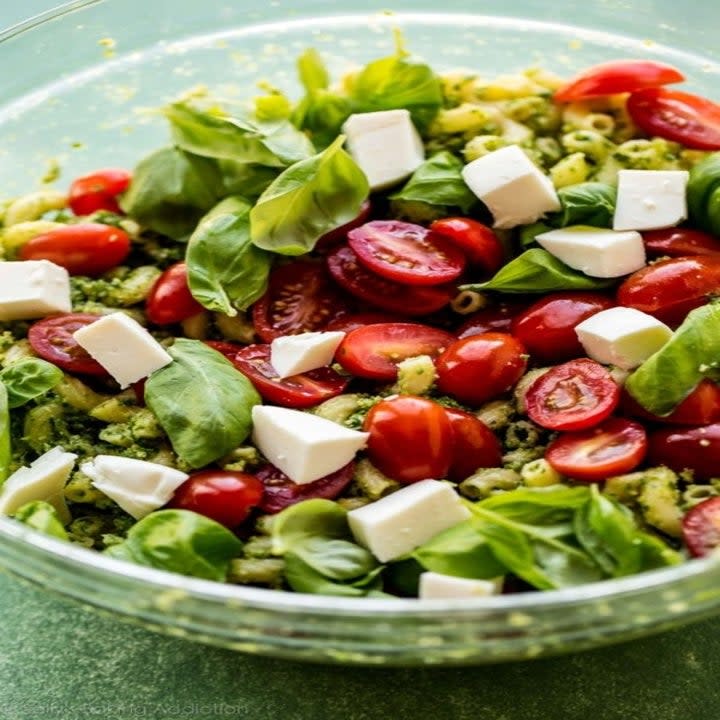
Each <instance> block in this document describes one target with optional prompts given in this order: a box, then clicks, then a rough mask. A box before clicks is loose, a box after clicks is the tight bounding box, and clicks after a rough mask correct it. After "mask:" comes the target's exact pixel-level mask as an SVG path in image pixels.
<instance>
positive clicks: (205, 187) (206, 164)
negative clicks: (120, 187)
mask: <svg viewBox="0 0 720 720" xmlns="http://www.w3.org/2000/svg"><path fill="white" fill-rule="evenodd" d="M223 195H224V188H223V179H222V176H221V174H220V170H219V169H218V166H217V163H215V162H214V161H213V160H210V159H208V158H204V157H197V156H195V155H191V154H189V153H186V152H184V151H183V150H181V149H179V148H175V147H167V148H162V149H160V150H157V151H156V152H154V153H151V154H150V155H148V156H147V157H146V158H144V159H143V160H141V161H140V163H139V164H138V166H137V167H136V168H135V170H134V171H133V179H132V182H131V183H130V187H129V188H128V191H127V192H126V193H125V195H124V196H123V197H122V199H121V201H120V205H121V207H122V209H123V210H124V211H125V212H126V213H127V214H128V215H130V216H131V217H132V218H134V219H135V220H137V221H138V222H139V223H141V224H142V225H145V226H146V227H148V228H150V229H151V230H155V231H156V232H159V233H161V234H163V235H167V236H168V237H171V238H173V239H174V240H185V239H186V238H187V236H188V235H190V233H191V232H192V231H193V230H194V229H195V226H196V225H197V223H198V220H200V218H201V217H202V216H203V215H204V214H205V213H206V212H207V211H208V210H210V208H212V207H213V206H215V205H216V204H217V203H218V201H219V200H220V198H221V197H222V196H223Z"/></svg>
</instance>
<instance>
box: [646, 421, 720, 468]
mask: <svg viewBox="0 0 720 720" xmlns="http://www.w3.org/2000/svg"><path fill="white" fill-rule="evenodd" d="M649 442H650V446H649V451H648V458H649V461H650V462H651V463H652V464H653V465H667V466H668V467H669V468H670V469H671V470H675V472H682V471H683V470H692V471H693V473H694V475H695V479H696V480H707V479H709V478H712V477H717V475H718V467H720V423H712V424H710V425H702V426H700V427H675V428H663V429H662V430H655V431H653V432H652V433H650V440H649Z"/></svg>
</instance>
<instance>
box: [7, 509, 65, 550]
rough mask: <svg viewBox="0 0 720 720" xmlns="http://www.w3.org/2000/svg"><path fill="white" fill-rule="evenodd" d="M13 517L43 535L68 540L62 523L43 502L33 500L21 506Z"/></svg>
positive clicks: (55, 512)
mask: <svg viewBox="0 0 720 720" xmlns="http://www.w3.org/2000/svg"><path fill="white" fill-rule="evenodd" d="M13 517H14V518H15V520H17V521H18V522H21V523H23V524H25V525H28V526H29V527H31V528H33V529H34V530H38V531H39V532H42V533H45V534H46V535H50V536H52V537H56V538H58V539H60V540H68V539H69V538H68V534H67V532H65V528H64V527H63V524H62V521H61V520H60V518H59V516H58V514H57V511H56V510H55V508H54V507H53V506H52V505H50V503H46V502H44V501H43V500H34V501H33V502H29V503H27V504H25V505H23V506H22V507H21V508H20V509H19V510H18V511H17V512H16V513H15V514H14V515H13Z"/></svg>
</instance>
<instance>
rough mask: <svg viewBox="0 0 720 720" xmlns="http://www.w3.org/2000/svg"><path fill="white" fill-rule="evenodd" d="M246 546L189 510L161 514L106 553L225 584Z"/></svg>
mask: <svg viewBox="0 0 720 720" xmlns="http://www.w3.org/2000/svg"><path fill="white" fill-rule="evenodd" d="M241 550H242V543H241V542H240V540H238V539H237V537H236V536H235V535H234V534H233V533H232V532H231V531H230V530H228V529H227V528H225V527H223V526H222V525H220V523H217V522H215V521H214V520H211V519H210V518H207V517H205V516H204V515H199V514H198V513H195V512H191V511H189V510H158V511H157V512H153V513H150V514H149V515H146V516H145V517H144V518H143V519H142V520H139V521H138V522H137V523H135V525H133V526H132V527H131V528H130V530H129V532H128V535H127V538H126V539H125V540H123V542H121V543H118V544H117V545H111V546H110V547H109V548H107V550H105V553H106V554H107V555H110V556H112V557H115V558H118V559H120V560H126V561H130V562H134V563H137V564H138V565H147V566H149V567H154V568H158V569H160V570H167V571H169V572H176V573H180V574H181V575H190V576H192V577H198V578H205V579H207V580H217V581H218V582H223V581H225V579H226V578H227V572H228V568H229V566H230V560H232V558H234V557H237V556H238V555H239V554H240V552H241Z"/></svg>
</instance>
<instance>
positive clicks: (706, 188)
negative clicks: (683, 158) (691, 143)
mask: <svg viewBox="0 0 720 720" xmlns="http://www.w3.org/2000/svg"><path fill="white" fill-rule="evenodd" d="M686 192H687V202H688V215H689V217H690V223H691V224H692V226H693V227H699V228H701V229H702V230H707V231H708V232H710V233H712V234H713V235H720V153H713V154H712V155H709V156H708V157H707V158H705V159H704V160H702V161H701V162H699V163H698V164H697V165H695V166H694V167H693V168H692V169H691V170H690V177H689V179H688V184H687V191H686Z"/></svg>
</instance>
